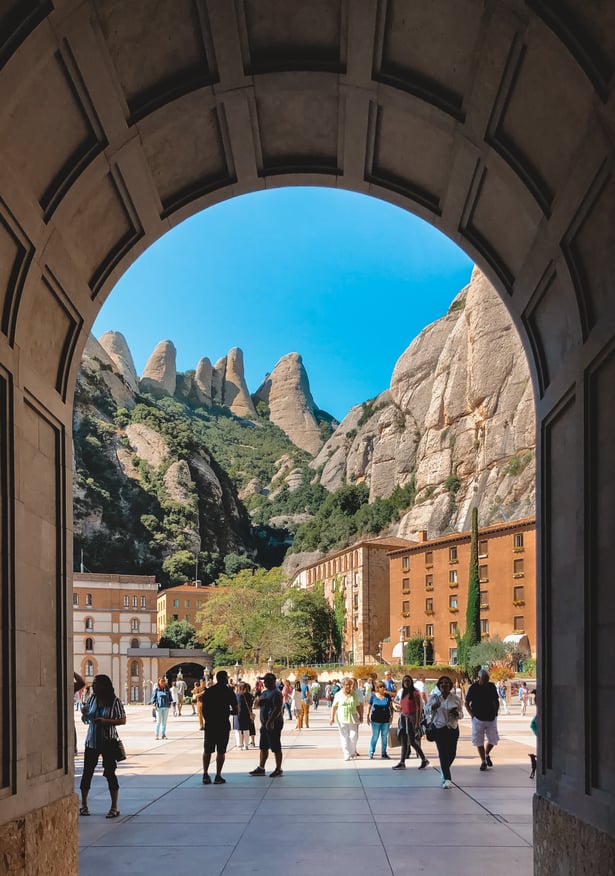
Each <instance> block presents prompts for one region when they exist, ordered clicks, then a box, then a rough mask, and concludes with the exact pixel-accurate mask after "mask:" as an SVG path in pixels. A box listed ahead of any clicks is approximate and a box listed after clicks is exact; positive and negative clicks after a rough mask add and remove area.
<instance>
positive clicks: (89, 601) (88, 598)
mask: <svg viewBox="0 0 615 876" xmlns="http://www.w3.org/2000/svg"><path fill="white" fill-rule="evenodd" d="M130 604H131V599H130V596H125V597H124V608H130ZM84 605H85V607H86V608H91V607H92V606H93V605H94V597H93V596H92V594H91V593H86V594H85V598H84ZM132 607H133V608H138V607H139V597H138V596H133V597H132ZM73 608H79V594H78V593H73ZM141 608H147V596H142V597H141Z"/></svg>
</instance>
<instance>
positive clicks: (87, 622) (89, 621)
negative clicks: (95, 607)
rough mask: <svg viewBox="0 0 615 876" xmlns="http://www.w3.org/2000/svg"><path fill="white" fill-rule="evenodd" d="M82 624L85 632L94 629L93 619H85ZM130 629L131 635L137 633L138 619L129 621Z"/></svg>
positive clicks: (134, 618)
mask: <svg viewBox="0 0 615 876" xmlns="http://www.w3.org/2000/svg"><path fill="white" fill-rule="evenodd" d="M84 624H85V628H86V630H93V629H94V618H93V617H86V619H85V621H84ZM130 629H131V630H132V632H133V633H138V632H139V619H138V618H136V617H133V618H132V620H131V621H130Z"/></svg>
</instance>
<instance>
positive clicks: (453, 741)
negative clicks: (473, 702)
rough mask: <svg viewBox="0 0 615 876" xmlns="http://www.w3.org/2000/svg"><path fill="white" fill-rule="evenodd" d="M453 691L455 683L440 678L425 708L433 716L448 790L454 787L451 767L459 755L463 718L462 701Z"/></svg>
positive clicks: (441, 766) (443, 778) (443, 783)
mask: <svg viewBox="0 0 615 876" xmlns="http://www.w3.org/2000/svg"><path fill="white" fill-rule="evenodd" d="M452 689H453V682H452V681H451V679H450V678H449V677H448V675H442V676H440V678H439V679H438V684H437V685H436V688H435V689H434V690H433V692H432V694H431V696H430V697H429V699H428V700H427V705H426V707H425V711H426V712H427V714H428V715H430V716H431V723H432V725H433V728H434V731H435V743H436V748H437V749H438V758H439V759H440V771H441V773H442V787H443V788H446V789H448V788H452V787H453V783H452V781H451V766H452V764H453V761H454V760H455V757H456V755H457V742H458V741H459V719H460V718H461V717H462V716H463V706H462V704H461V700H460V699H459V697H458V696H457V695H456V694H454V693H451V691H452ZM421 767H422V764H421ZM421 767H419V769H421Z"/></svg>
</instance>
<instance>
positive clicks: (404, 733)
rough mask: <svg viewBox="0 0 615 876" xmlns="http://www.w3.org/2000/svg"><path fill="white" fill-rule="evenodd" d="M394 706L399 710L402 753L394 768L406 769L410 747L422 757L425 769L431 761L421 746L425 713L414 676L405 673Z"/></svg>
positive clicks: (422, 766) (398, 729) (398, 726)
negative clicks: (423, 715)
mask: <svg viewBox="0 0 615 876" xmlns="http://www.w3.org/2000/svg"><path fill="white" fill-rule="evenodd" d="M393 708H394V709H395V711H399V712H400V715H399V720H398V724H397V733H398V735H399V741H400V742H401V754H400V758H399V763H397V764H395V766H394V767H393V769H394V770H405V769H406V758H407V757H408V756H409V755H410V749H411V748H413V749H414V750H415V751H416V754H417V757H420V758H421V763H420V765H419V769H420V770H424V769H425V767H426V766H427V765H428V764H429V761H428V760H427V758H426V757H425V755H424V754H423V749H422V748H421V718H422V714H423V700H422V699H421V694H420V693H419V691H418V690H416V688H415V687H414V683H413V681H412V676H410V675H404V677H403V678H402V682H401V690H400V691H399V693H398V694H397V696H396V698H395V700H394V702H393Z"/></svg>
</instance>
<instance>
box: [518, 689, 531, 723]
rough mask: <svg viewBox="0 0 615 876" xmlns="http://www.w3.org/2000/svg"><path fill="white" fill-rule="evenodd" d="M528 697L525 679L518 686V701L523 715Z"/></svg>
mask: <svg viewBox="0 0 615 876" xmlns="http://www.w3.org/2000/svg"><path fill="white" fill-rule="evenodd" d="M529 698H530V692H529V691H528V689H527V681H524V682H522V684H521V687H520V688H519V702H520V703H521V714H522V715H525V713H526V712H527V703H528V700H529Z"/></svg>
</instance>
